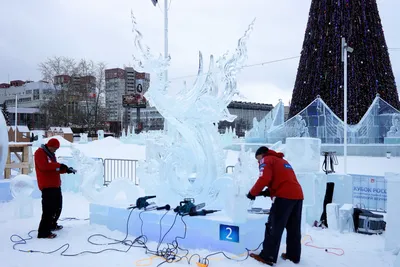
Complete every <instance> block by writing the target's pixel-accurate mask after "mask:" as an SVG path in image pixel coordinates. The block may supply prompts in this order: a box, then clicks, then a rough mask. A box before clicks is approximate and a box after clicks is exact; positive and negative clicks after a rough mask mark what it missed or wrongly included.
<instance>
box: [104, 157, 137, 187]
mask: <svg viewBox="0 0 400 267" xmlns="http://www.w3.org/2000/svg"><path fill="white" fill-rule="evenodd" d="M137 162H138V161H137V160H134V159H104V163H103V166H104V185H108V184H109V183H111V181H112V180H114V179H118V178H126V179H130V180H131V181H133V182H135V184H136V185H139V179H138V177H137V175H136V172H137V171H136V167H137Z"/></svg>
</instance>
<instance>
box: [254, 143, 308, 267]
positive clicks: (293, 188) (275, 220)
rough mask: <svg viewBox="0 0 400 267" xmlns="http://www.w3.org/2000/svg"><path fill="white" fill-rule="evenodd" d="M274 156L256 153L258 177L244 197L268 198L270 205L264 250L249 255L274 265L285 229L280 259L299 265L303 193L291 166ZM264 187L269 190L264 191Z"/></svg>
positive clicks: (279, 155)
mask: <svg viewBox="0 0 400 267" xmlns="http://www.w3.org/2000/svg"><path fill="white" fill-rule="evenodd" d="M283 157H284V155H283V153H277V152H275V151H273V150H269V149H268V148H267V147H265V146H262V147H260V148H259V149H258V150H257V151H256V159H257V160H258V162H259V170H260V173H259V178H258V180H257V182H256V183H255V184H254V186H253V188H252V189H251V190H250V192H249V193H248V194H247V197H248V198H249V199H251V200H254V199H255V198H256V196H260V195H264V196H265V195H270V196H271V199H272V202H273V203H272V206H271V210H270V214H269V217H268V222H267V223H266V224H265V226H266V229H265V236H264V242H263V249H262V251H261V253H260V254H259V255H257V254H254V253H251V254H250V256H251V257H252V258H254V259H256V260H257V261H260V262H262V263H265V264H268V265H270V266H273V264H274V263H276V262H277V258H278V253H279V247H280V244H281V238H282V233H283V230H284V229H285V228H286V232H287V237H286V253H282V256H281V257H282V258H283V259H285V260H291V261H292V262H294V263H299V262H300V254H301V213H302V207H303V199H304V196H303V190H302V188H301V186H300V184H299V182H298V181H297V178H296V175H295V173H294V171H293V169H292V166H291V165H290V164H289V163H288V162H287V161H286V160H285V159H283ZM265 187H268V188H267V189H266V190H264V188H265ZM263 190H264V191H263Z"/></svg>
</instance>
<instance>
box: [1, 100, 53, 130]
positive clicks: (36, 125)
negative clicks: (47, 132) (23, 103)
mask: <svg viewBox="0 0 400 267" xmlns="http://www.w3.org/2000/svg"><path fill="white" fill-rule="evenodd" d="M0 106H1V105H0ZM17 110H18V113H17V124H18V125H26V126H27V127H29V128H30V129H43V128H44V127H45V115H44V114H42V113H40V110H39V108H23V107H22V108H20V107H18V109H17ZM7 111H8V114H9V117H8V119H9V121H10V125H15V107H9V106H7Z"/></svg>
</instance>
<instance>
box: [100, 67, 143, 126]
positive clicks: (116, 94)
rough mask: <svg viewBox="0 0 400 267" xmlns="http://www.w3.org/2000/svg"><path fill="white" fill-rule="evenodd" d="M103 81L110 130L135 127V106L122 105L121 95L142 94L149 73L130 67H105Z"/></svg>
mask: <svg viewBox="0 0 400 267" xmlns="http://www.w3.org/2000/svg"><path fill="white" fill-rule="evenodd" d="M105 83H106V86H105V103H106V109H107V114H108V119H107V121H108V124H109V126H110V131H111V132H114V133H116V134H120V133H121V128H122V127H123V128H125V129H126V128H127V126H128V125H130V126H135V127H136V128H137V124H136V108H130V107H124V106H123V105H122V97H123V96H124V95H128V94H136V93H139V94H142V95H143V94H144V93H145V92H147V90H148V88H149V84H150V74H148V73H141V72H137V71H135V70H134V69H133V68H131V67H126V68H125V69H121V68H113V69H107V70H105ZM141 110H145V109H141ZM121 123H122V125H123V126H122V127H121Z"/></svg>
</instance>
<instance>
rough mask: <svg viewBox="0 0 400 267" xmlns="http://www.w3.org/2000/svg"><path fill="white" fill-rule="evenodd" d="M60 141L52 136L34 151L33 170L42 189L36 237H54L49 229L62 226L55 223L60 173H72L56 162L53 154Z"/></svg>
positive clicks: (59, 210) (58, 213) (59, 200)
mask: <svg viewBox="0 0 400 267" xmlns="http://www.w3.org/2000/svg"><path fill="white" fill-rule="evenodd" d="M59 147H60V142H59V141H58V140H57V139H55V138H52V139H50V140H49V141H48V142H47V144H46V145H42V146H41V147H40V148H38V149H37V150H36V152H35V170H36V176H37V181H38V186H39V189H40V190H41V191H42V219H41V221H40V224H39V230H38V232H39V233H38V238H54V237H56V236H57V235H56V234H54V233H52V232H51V231H56V230H60V229H62V228H63V227H62V226H61V225H58V224H57V220H58V218H59V217H60V214H61V210H62V194H61V178H60V174H62V173H73V170H72V169H71V168H68V167H67V166H66V165H64V164H60V163H58V162H57V158H56V155H55V154H54V153H55V152H56V151H57V149H58V148H59Z"/></svg>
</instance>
